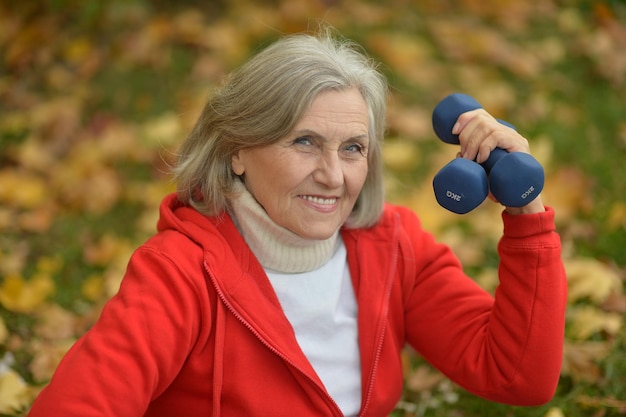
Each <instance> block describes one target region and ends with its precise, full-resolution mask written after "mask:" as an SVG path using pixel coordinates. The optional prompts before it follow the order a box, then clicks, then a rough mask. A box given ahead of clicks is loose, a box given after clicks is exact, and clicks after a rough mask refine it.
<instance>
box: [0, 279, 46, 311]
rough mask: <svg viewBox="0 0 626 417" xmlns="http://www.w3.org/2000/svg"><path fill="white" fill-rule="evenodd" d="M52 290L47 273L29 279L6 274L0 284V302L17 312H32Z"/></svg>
mask: <svg viewBox="0 0 626 417" xmlns="http://www.w3.org/2000/svg"><path fill="white" fill-rule="evenodd" d="M53 292H54V282H53V281H52V278H50V276H49V275H46V274H39V275H35V276H34V277H32V278H31V279H29V280H27V281H26V280H24V279H23V278H22V277H21V276H16V275H12V276H6V277H4V280H3V282H2V285H1V286H0V304H2V306H3V307H4V308H6V309H7V310H10V311H13V312H17V313H32V312H33V311H34V310H36V309H37V307H39V306H40V305H42V304H43V302H44V301H45V300H46V299H47V298H48V297H49V296H50V295H51V294H52V293H53Z"/></svg>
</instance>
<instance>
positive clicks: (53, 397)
mask: <svg viewBox="0 0 626 417" xmlns="http://www.w3.org/2000/svg"><path fill="white" fill-rule="evenodd" d="M198 304H199V303H198V293H197V290H196V288H195V287H194V284H193V282H191V281H190V280H188V278H187V277H185V275H184V274H182V273H181V272H180V270H179V269H178V268H177V267H176V265H174V263H173V262H172V261H171V260H170V259H168V258H166V257H165V256H164V255H163V254H162V253H160V252H158V251H157V250H154V249H151V248H147V247H142V248H140V249H139V250H138V251H137V252H136V253H135V254H134V255H133V257H132V258H131V260H130V263H129V266H128V269H127V272H126V275H125V277H124V279H123V281H122V285H121V287H120V290H119V293H118V294H117V295H116V296H115V297H114V298H112V299H111V300H110V301H109V302H108V304H107V305H106V306H105V308H104V309H103V312H102V315H101V317H100V319H99V320H98V322H97V323H96V324H95V325H94V326H93V328H92V329H90V330H89V331H88V332H87V333H86V334H85V335H84V336H83V337H82V338H81V339H79V340H78V342H76V343H75V345H74V346H73V347H72V348H71V349H70V351H69V352H68V353H67V355H66V356H65V357H64V359H63V360H62V361H61V363H60V365H59V367H58V368H57V370H56V372H55V374H54V376H53V378H52V380H51V382H50V384H49V385H48V386H47V387H45V388H44V389H43V391H42V392H41V394H40V395H39V397H38V398H37V399H36V401H35V403H34V404H33V407H32V409H31V411H30V414H29V416H31V417H39V416H61V415H62V416H65V417H72V416H76V417H79V416H80V417H92V416H93V417H95V416H120V417H123V416H142V415H143V414H144V413H145V410H146V408H147V407H148V404H149V402H150V401H151V400H152V399H154V398H155V397H156V396H158V395H159V394H160V393H161V392H162V391H163V390H164V389H165V388H166V387H167V385H168V384H169V382H170V381H171V380H172V379H173V378H174V377H175V375H176V374H177V373H178V371H179V369H180V367H181V366H182V364H183V362H184V360H185V358H186V357H187V354H188V352H189V350H190V349H191V347H192V345H193V343H194V340H195V338H196V335H197V332H198V330H197V329H198V327H199V323H198V318H199V317H201V315H200V314H199V312H198V311H197V309H198ZM204 313H205V314H206V312H204Z"/></svg>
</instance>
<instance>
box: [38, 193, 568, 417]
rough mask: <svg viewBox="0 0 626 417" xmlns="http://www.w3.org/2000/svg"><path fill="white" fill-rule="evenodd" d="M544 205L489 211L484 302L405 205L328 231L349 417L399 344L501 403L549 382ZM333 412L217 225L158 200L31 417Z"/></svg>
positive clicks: (242, 254)
mask: <svg viewBox="0 0 626 417" xmlns="http://www.w3.org/2000/svg"><path fill="white" fill-rule="evenodd" d="M553 218H554V213H553V211H552V210H551V209H547V210H546V212H544V213H540V214H532V215H519V216H511V215H508V214H506V213H504V214H503V219H504V235H503V237H502V239H501V241H500V243H499V245H498V251H499V254H500V258H501V264H500V285H499V287H498V289H497V291H496V296H495V299H494V298H492V297H491V296H490V295H489V294H488V293H487V292H485V291H484V290H483V289H481V288H480V287H479V286H478V285H477V284H476V283H475V282H474V281H472V280H471V279H469V278H468V277H467V276H466V275H464V273H463V270H462V268H461V266H460V264H459V262H458V260H457V258H456V257H455V256H454V255H453V254H452V253H451V251H450V249H449V248H448V247H447V246H445V245H441V244H438V243H436V242H435V240H434V239H433V237H432V236H431V235H430V234H428V233H426V232H425V231H423V230H422V229H421V226H420V223H419V220H418V218H417V217H416V216H415V215H414V214H413V213H412V212H410V211H409V210H408V209H405V208H401V207H396V206H391V205H387V206H386V208H385V211H384V214H383V216H382V218H381V219H380V221H379V223H378V224H377V225H376V226H374V227H372V228H369V229H357V230H348V229H343V230H342V232H341V234H342V237H343V239H344V242H345V245H346V248H347V252H348V263H349V267H350V272H351V275H352V279H353V285H354V290H355V294H356V297H357V302H358V307H359V311H358V322H359V344H360V349H361V367H362V378H363V379H362V387H363V388H362V389H363V391H362V406H361V412H360V416H386V415H388V414H389V413H390V412H391V411H392V410H393V408H394V406H395V405H396V403H397V401H398V399H399V398H400V395H401V392H402V386H403V378H402V363H401V355H400V352H401V350H402V349H403V347H404V346H405V344H406V343H408V344H410V345H411V346H412V347H413V348H415V349H416V350H417V351H418V352H419V353H420V354H422V355H423V356H424V357H425V358H426V359H427V360H429V361H430V362H431V363H432V364H433V365H434V366H436V367H437V368H438V369H440V370H441V371H442V372H444V373H445V374H446V375H447V376H449V377H450V378H451V379H452V380H454V381H455V382H456V383H458V384H460V385H461V386H463V387H464V388H466V389H467V390H469V391H471V392H473V393H475V394H477V395H479V396H482V397H485V398H487V399H490V400H494V401H499V402H505V403H510V404H516V405H535V404H539V403H544V402H547V401H548V400H549V399H550V398H551V397H552V395H553V393H554V390H555V387H556V384H557V382H558V378H559V373H560V366H561V355H562V342H563V327H564V311H565V298H566V280H565V274H564V270H563V267H562V263H561V259H560V241H559V237H558V235H557V234H556V233H555V232H554V222H553V220H554V219H553ZM210 415H213V416H224V417H229V416H236V417H241V416H272V417H280V416H290V417H292V416H298V417H307V416H341V415H342V414H341V411H340V410H339V408H338V407H337V405H336V403H335V402H334V401H333V399H332V398H331V397H330V396H329V395H328V394H327V392H326V390H325V388H324V386H323V384H322V382H321V381H320V379H319V378H318V376H317V375H316V373H315V371H314V370H313V368H312V366H311V364H310V363H309V361H308V360H307V358H306V357H305V355H304V354H303V353H302V351H301V349H300V347H299V346H298V343H297V341H296V338H295V335H294V332H293V329H292V327H291V325H290V324H289V322H288V320H287V318H286V317H285V315H284V313H283V311H282V309H281V307H280V304H279V302H278V299H277V297H276V295H275V293H274V291H273V289H272V286H271V284H270V282H269V280H268V278H267V277H266V275H265V273H264V271H263V268H262V267H261V265H260V264H259V263H258V261H257V260H256V258H255V257H254V255H253V254H252V252H251V251H250V249H249V248H248V246H247V245H246V243H245V241H244V240H243V238H242V236H241V235H240V234H239V233H238V231H237V229H236V227H235V225H234V224H233V222H232V220H231V218H230V217H229V216H228V215H226V214H224V215H223V216H220V217H215V218H210V217H206V216H203V215H201V214H200V213H198V212H197V211H196V210H194V209H193V208H190V207H188V206H185V205H182V204H180V203H179V202H178V201H177V199H176V197H175V196H174V195H170V196H168V197H167V198H166V199H165V200H164V202H163V204H162V206H161V217H160V220H159V223H158V233H157V234H156V235H155V236H154V237H152V238H151V239H150V240H148V241H147V242H146V243H145V244H144V245H142V246H141V247H140V248H138V250H137V251H136V252H135V253H134V254H133V256H132V258H131V260H130V262H129V265H128V270H127V272H126V275H125V276H124V279H123V281H122V284H121V287H120V290H119V293H118V294H117V295H116V296H114V297H113V298H112V299H111V300H110V301H109V302H108V304H107V305H106V306H105V308H104V310H103V312H102V315H101V317H100V319H99V320H98V322H97V323H96V324H95V325H94V326H93V328H92V329H91V330H90V331H88V332H87V333H86V334H85V335H84V336H83V337H82V338H81V339H79V341H78V342H77V343H76V344H75V345H74V346H73V347H72V348H71V350H70V351H69V352H68V354H67V355H66V356H65V358H64V359H63V360H62V362H61V364H60V365H59V367H58V369H57V371H56V372H55V375H54V376H53V378H52V381H51V382H50V384H49V385H48V386H47V387H46V388H44V390H43V391H42V392H41V394H40V395H39V397H38V398H37V400H36V401H35V403H34V405H33V407H32V409H31V411H30V414H29V416H31V417H74V416H75V417H91V416H115V417H126V416H149V417H156V416H158V417H168V416H186V417H200V416H202V417H206V416H210Z"/></svg>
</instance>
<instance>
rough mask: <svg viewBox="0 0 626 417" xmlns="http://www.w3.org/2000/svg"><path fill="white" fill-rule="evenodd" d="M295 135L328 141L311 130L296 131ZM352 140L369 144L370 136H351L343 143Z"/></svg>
mask: <svg viewBox="0 0 626 417" xmlns="http://www.w3.org/2000/svg"><path fill="white" fill-rule="evenodd" d="M294 135H295V136H303V135H304V136H313V137H314V138H316V139H320V140H323V141H328V139H327V138H326V137H325V136H323V135H320V134H319V133H317V132H316V131H314V130H311V129H300V130H296V131H295V132H294ZM351 140H355V141H363V140H365V141H367V142H369V134H367V133H363V134H362V135H356V136H351V137H349V138H346V139H343V141H351Z"/></svg>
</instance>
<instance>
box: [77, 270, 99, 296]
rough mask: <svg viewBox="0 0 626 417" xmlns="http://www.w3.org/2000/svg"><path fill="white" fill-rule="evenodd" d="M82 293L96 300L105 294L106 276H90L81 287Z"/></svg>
mask: <svg viewBox="0 0 626 417" xmlns="http://www.w3.org/2000/svg"><path fill="white" fill-rule="evenodd" d="M80 292H81V294H82V295H83V297H85V298H86V299H87V300H89V301H96V300H98V299H99V298H100V297H101V296H102V295H103V294H104V278H102V277H101V276H98V275H92V276H90V277H88V278H87V279H86V280H85V281H83V284H82V285H81V289H80Z"/></svg>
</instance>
